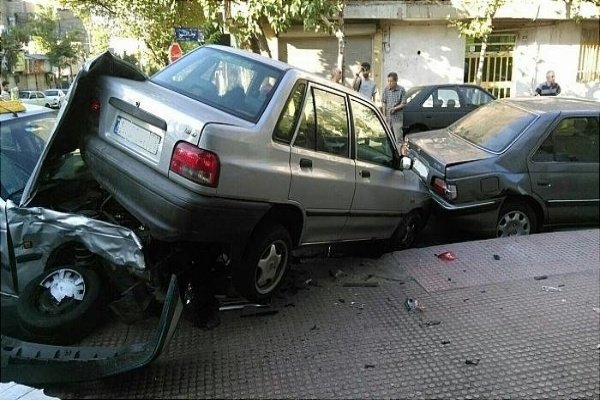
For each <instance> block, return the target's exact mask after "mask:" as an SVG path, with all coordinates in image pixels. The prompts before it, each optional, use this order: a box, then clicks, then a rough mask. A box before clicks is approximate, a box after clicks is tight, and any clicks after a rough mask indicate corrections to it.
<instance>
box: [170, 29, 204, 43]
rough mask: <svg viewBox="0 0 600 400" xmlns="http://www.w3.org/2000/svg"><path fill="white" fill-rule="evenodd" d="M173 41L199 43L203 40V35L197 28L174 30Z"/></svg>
mask: <svg viewBox="0 0 600 400" xmlns="http://www.w3.org/2000/svg"><path fill="white" fill-rule="evenodd" d="M175 40H178V41H184V42H201V41H203V40H204V33H203V32H202V31H201V30H200V29H198V28H183V27H180V28H175Z"/></svg>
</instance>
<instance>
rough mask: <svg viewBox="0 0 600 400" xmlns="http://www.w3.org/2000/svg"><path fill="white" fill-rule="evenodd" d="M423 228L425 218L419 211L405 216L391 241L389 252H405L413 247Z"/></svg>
mask: <svg viewBox="0 0 600 400" xmlns="http://www.w3.org/2000/svg"><path fill="white" fill-rule="evenodd" d="M422 227H423V218H422V217H421V214H420V213H419V212H418V211H417V210H413V211H411V212H410V213H408V214H407V215H405V216H404V218H402V221H400V224H399V225H398V227H397V228H396V230H395V231H394V234H393V235H392V237H391V238H390V240H389V250H390V251H396V250H404V249H408V248H409V247H411V246H412V245H413V244H414V243H415V241H416V239H417V235H418V234H419V232H420V231H421V228H422Z"/></svg>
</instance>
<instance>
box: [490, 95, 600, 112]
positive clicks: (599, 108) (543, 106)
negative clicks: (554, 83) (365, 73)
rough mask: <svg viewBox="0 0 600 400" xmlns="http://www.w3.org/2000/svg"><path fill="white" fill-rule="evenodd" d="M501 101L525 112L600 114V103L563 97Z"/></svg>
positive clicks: (519, 98) (536, 97)
mask: <svg viewBox="0 0 600 400" xmlns="http://www.w3.org/2000/svg"><path fill="white" fill-rule="evenodd" d="M500 101H503V102H506V103H509V104H512V105H515V106H517V107H520V108H523V109H525V110H528V111H531V112H535V113H538V114H541V113H559V112H564V111H569V112H596V113H600V102H598V101H594V100H588V99H578V98H573V97H561V96H535V97H513V98H505V99H502V100H500Z"/></svg>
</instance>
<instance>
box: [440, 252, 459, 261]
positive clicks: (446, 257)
mask: <svg viewBox="0 0 600 400" xmlns="http://www.w3.org/2000/svg"><path fill="white" fill-rule="evenodd" d="M435 256H436V257H437V258H439V259H440V260H444V261H454V260H456V255H455V254H454V253H453V252H451V251H445V252H443V253H441V254H436V255H435Z"/></svg>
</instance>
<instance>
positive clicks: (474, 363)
mask: <svg viewBox="0 0 600 400" xmlns="http://www.w3.org/2000/svg"><path fill="white" fill-rule="evenodd" d="M465 364H467V365H477V364H479V358H474V359H473V360H470V359H466V360H465Z"/></svg>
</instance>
